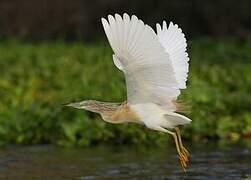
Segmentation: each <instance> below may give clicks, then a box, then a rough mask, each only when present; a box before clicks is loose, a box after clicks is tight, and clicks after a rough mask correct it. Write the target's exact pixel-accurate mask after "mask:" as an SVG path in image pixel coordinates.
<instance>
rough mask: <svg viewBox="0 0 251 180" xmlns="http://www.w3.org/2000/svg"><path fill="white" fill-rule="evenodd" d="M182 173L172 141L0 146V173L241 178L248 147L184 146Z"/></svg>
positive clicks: (250, 153)
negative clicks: (186, 159)
mask: <svg viewBox="0 0 251 180" xmlns="http://www.w3.org/2000/svg"><path fill="white" fill-rule="evenodd" d="M190 150H191V153H192V154H191V165H190V167H189V168H188V170H187V174H184V173H183V171H182V169H181V168H180V166H179V164H178V159H177V155H176V151H175V148H174V147H171V146H170V147H156V148H148V147H145V148H135V147H125V146H123V147H122V146H120V147H110V146H109V147H106V146H99V147H93V148H61V147H54V146H8V147H1V149H0V179H20V178H21V179H38V178H39V179H40V178H41V179H73V178H74V179H83V180H91V179H121V178H124V179H156V180H157V179H221V180H224V179H245V177H246V178H247V177H250V176H251V150H250V149H248V148H246V147H243V146H239V145H234V146H233V145H232V146H228V147H226V148H219V147H218V146H215V144H202V145H200V146H198V145H197V146H193V147H190Z"/></svg>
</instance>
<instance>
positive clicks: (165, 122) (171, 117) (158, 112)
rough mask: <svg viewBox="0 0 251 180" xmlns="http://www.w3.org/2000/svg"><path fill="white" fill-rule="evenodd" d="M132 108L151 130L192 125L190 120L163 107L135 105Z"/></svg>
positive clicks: (150, 104)
mask: <svg viewBox="0 0 251 180" xmlns="http://www.w3.org/2000/svg"><path fill="white" fill-rule="evenodd" d="M130 107H131V108H132V109H133V110H134V111H135V112H136V113H137V114H138V116H139V117H140V119H141V120H142V121H143V122H144V124H145V125H146V126H147V127H148V128H151V129H155V127H163V128H167V129H171V128H174V127H176V126H178V125H184V124H188V123H190V121H191V120H190V119H188V118H187V117H185V116H183V115H180V114H177V113H175V112H172V111H167V110H164V109H163V108H162V107H161V106H159V105H157V104H154V103H145V104H135V105H130Z"/></svg>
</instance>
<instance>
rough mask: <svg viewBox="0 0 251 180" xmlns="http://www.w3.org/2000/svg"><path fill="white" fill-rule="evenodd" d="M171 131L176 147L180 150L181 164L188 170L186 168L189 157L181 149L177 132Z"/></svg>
mask: <svg viewBox="0 0 251 180" xmlns="http://www.w3.org/2000/svg"><path fill="white" fill-rule="evenodd" d="M169 133H170V134H171V135H172V136H173V138H174V142H175V145H176V149H177V152H178V155H179V158H180V164H181V166H182V168H183V170H184V171H186V169H185V168H186V167H187V161H188V159H187V157H186V156H185V155H184V154H183V153H182V152H181V150H180V146H179V141H178V137H177V135H176V133H174V132H171V131H170V132H169Z"/></svg>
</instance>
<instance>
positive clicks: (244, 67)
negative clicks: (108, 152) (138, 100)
mask: <svg viewBox="0 0 251 180" xmlns="http://www.w3.org/2000/svg"><path fill="white" fill-rule="evenodd" d="M250 52H251V43H250V41H245V40H210V39H200V40H194V41H191V42H190V43H189V54H190V58H191V62H190V74H189V81H188V89H187V90H184V91H183V94H182V96H181V97H180V100H182V101H185V102H186V103H187V104H188V105H189V106H190V111H189V112H188V113H187V115H188V116H189V117H190V118H191V119H193V122H192V123H191V125H188V126H186V127H185V128H183V133H184V135H185V137H186V138H188V139H189V140H195V141H196V140H202V139H225V138H230V139H233V140H236V139H239V138H240V137H242V136H249V137H250V136H251V93H250V92H251V53H250ZM0 55H1V56H0V72H1V73H0V74H1V76H0V97H1V100H0V142H1V143H23V144H28V143H32V144H35V143H55V144H60V145H71V144H78V145H90V144H96V143H101V142H107V143H128V144H130V143H149V144H152V143H157V144H161V143H163V142H166V141H167V140H166V139H167V137H168V136H167V135H164V134H161V133H156V132H153V131H151V130H148V129H146V128H144V127H139V125H135V124H122V125H112V124H108V123H105V122H103V121H101V119H100V117H99V116H98V115H96V114H93V113H90V112H86V111H80V110H76V109H71V108H67V107H64V106H62V104H64V103H68V102H71V101H77V100H83V99H97V100H104V101H123V100H124V99H125V98H126V89H125V83H124V77H123V74H122V73H121V72H120V71H118V70H117V69H116V67H115V66H114V65H113V62H112V58H111V55H112V51H111V49H110V47H109V46H108V43H107V42H103V41H101V42H98V43H96V44H90V43H88V44H85V43H82V42H81V43H80V42H77V43H65V42H44V43H38V44H37V43H25V42H21V41H16V40H7V41H2V42H1V43H0Z"/></svg>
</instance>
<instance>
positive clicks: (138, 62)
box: [102, 14, 180, 110]
mask: <svg viewBox="0 0 251 180" xmlns="http://www.w3.org/2000/svg"><path fill="white" fill-rule="evenodd" d="M102 24H103V27H104V30H105V33H106V35H107V38H108V40H109V42H110V45H111V47H112V49H113V51H114V55H113V61H114V64H115V65H116V66H117V67H118V68H119V69H120V70H122V71H123V72H124V74H125V78H126V83H127V96H128V102H129V103H130V104H139V103H154V104H157V105H160V106H163V107H165V108H167V109H170V110H172V109H174V107H173V104H172V101H173V100H174V99H176V98H177V96H178V95H179V94H180V90H179V84H178V82H177V80H176V77H175V75H174V69H173V66H172V62H171V59H170V56H169V54H168V53H167V52H166V51H165V49H164V47H163V46H162V45H161V43H160V42H159V40H158V37H157V36H156V34H155V32H154V31H153V29H152V28H151V27H150V26H148V25H146V24H144V23H143V21H141V20H139V19H138V18H137V17H136V16H134V15H133V16H132V17H131V18H130V17H129V16H128V15H127V14H124V15H123V18H122V17H121V16H120V15H118V14H116V15H115V18H114V17H113V16H111V15H109V16H108V21H107V20H106V19H104V18H102Z"/></svg>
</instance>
